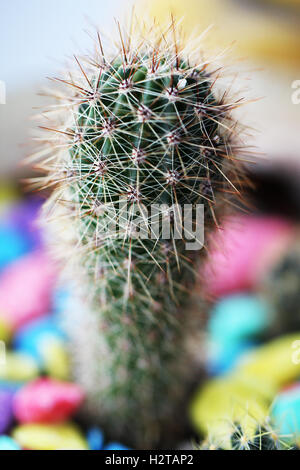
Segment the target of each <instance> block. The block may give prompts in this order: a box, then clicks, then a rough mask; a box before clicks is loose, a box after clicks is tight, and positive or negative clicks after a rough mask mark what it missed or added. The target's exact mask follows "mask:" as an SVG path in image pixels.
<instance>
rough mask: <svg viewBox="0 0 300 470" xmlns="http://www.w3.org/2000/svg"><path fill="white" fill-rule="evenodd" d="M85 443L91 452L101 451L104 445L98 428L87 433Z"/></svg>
mask: <svg viewBox="0 0 300 470" xmlns="http://www.w3.org/2000/svg"><path fill="white" fill-rule="evenodd" d="M87 441H88V444H89V448H90V449H91V450H102V449H103V443H104V437H103V433H102V431H101V430H100V429H98V428H92V429H90V430H89V431H88V433H87Z"/></svg>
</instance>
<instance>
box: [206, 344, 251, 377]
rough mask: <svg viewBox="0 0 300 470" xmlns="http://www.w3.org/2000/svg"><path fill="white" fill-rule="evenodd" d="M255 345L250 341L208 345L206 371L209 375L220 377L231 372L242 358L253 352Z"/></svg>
mask: <svg viewBox="0 0 300 470" xmlns="http://www.w3.org/2000/svg"><path fill="white" fill-rule="evenodd" d="M256 347H257V344H256V343H254V342H251V341H232V342H231V343H230V342H228V343H224V344H222V343H218V342H216V343H211V344H209V345H208V358H207V364H206V370H207V372H208V374H210V375H222V374H225V373H227V372H229V371H230V370H232V369H233V368H234V367H235V366H236V365H237V364H238V363H239V362H240V361H242V360H243V358H244V356H245V355H246V354H248V353H249V352H250V351H253V350H255V348H256Z"/></svg>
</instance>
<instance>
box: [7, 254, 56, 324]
mask: <svg viewBox="0 0 300 470" xmlns="http://www.w3.org/2000/svg"><path fill="white" fill-rule="evenodd" d="M55 281H56V269H55V266H54V264H53V262H52V261H51V260H50V258H49V256H48V255H47V254H46V253H45V252H43V251H36V252H33V253H30V254H29V255H27V256H25V257H23V258H21V259H19V260H18V261H16V262H15V263H13V264H11V265H10V266H9V267H8V268H7V269H6V270H5V272H4V273H3V274H2V276H1V277H0V319H2V320H3V321H4V322H5V324H7V325H9V326H10V327H11V328H12V329H13V330H16V329H18V328H20V327H21V326H23V325H24V324H26V323H27V322H29V321H31V320H34V319H36V318H39V317H41V316H43V315H46V314H47V313H49V310H50V307H51V296H52V290H53V288H54V284H55Z"/></svg>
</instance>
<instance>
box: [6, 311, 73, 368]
mask: <svg viewBox="0 0 300 470" xmlns="http://www.w3.org/2000/svg"><path fill="white" fill-rule="evenodd" d="M53 339H55V340H57V339H59V340H64V339H65V335H64V333H63V331H62V330H61V329H60V327H59V325H58V324H57V323H56V321H55V318H52V317H51V316H49V317H46V318H42V319H39V320H35V321H33V322H31V323H30V324H27V325H26V326H25V327H23V328H22V329H21V330H19V331H18V332H17V334H16V335H15V337H14V343H13V345H14V347H15V349H16V350H17V351H21V352H24V353H26V354H28V355H30V356H31V357H33V358H34V359H35V360H36V361H37V362H38V363H39V365H40V366H42V365H43V347H42V346H43V345H44V344H45V342H46V341H47V340H53Z"/></svg>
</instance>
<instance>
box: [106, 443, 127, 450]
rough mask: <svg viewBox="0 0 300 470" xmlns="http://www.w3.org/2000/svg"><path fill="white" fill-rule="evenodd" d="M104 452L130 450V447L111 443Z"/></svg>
mask: <svg viewBox="0 0 300 470" xmlns="http://www.w3.org/2000/svg"><path fill="white" fill-rule="evenodd" d="M103 450H130V449H129V448H128V447H125V446H123V445H122V444H119V443H118V442H110V443H109V444H107V446H105V447H104V449H103Z"/></svg>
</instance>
